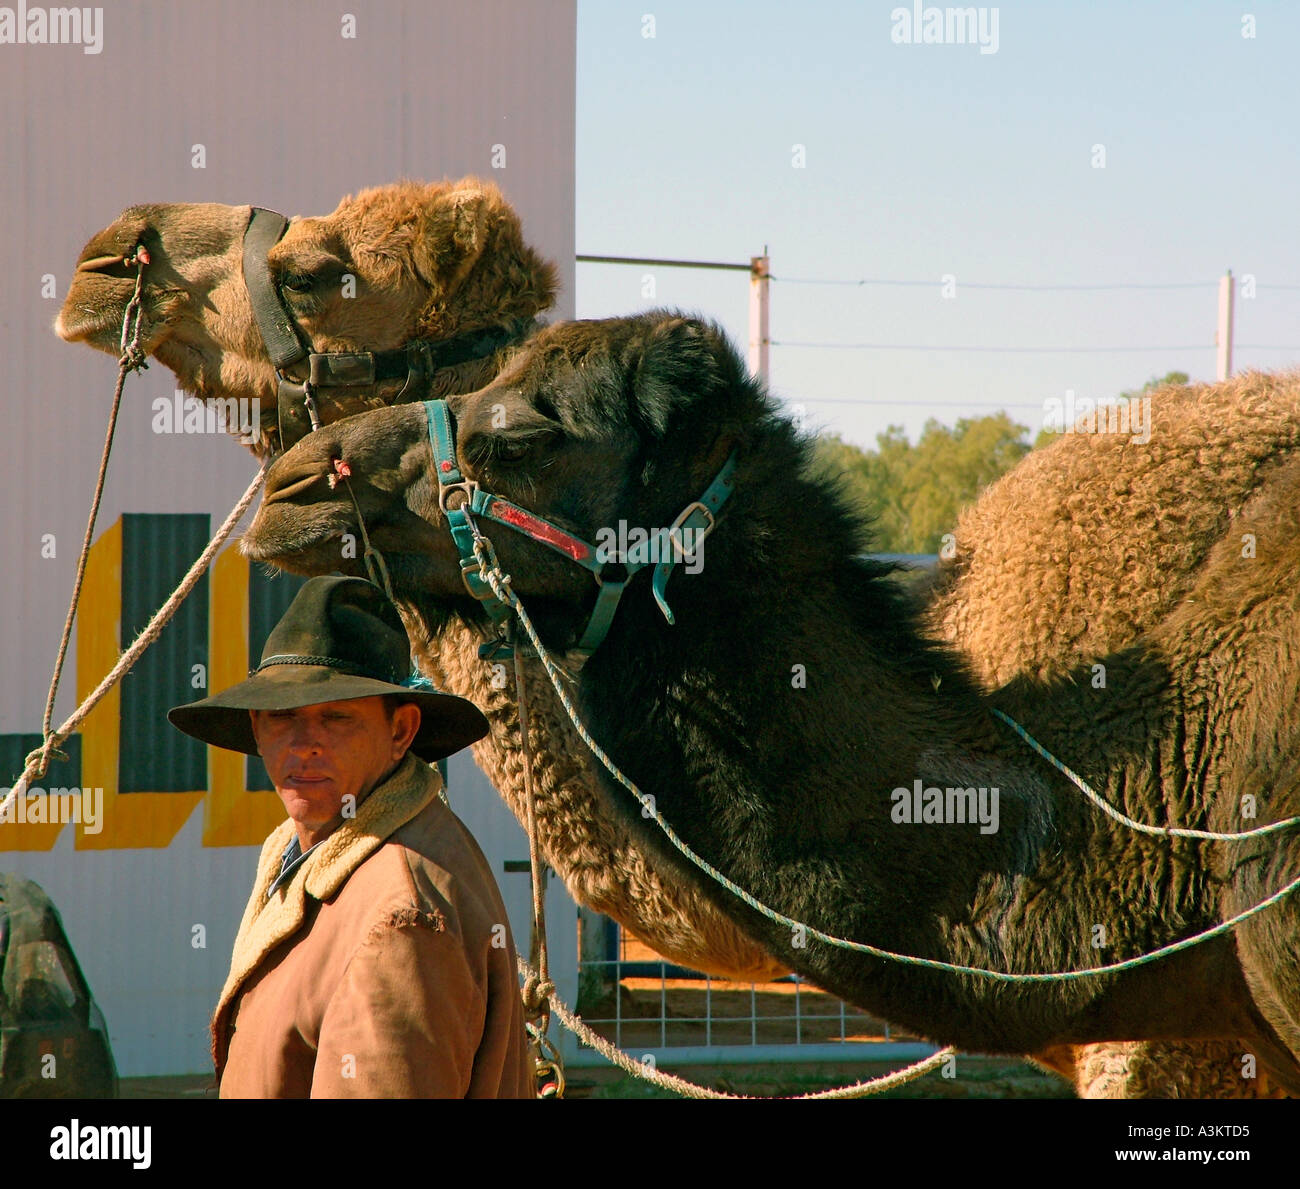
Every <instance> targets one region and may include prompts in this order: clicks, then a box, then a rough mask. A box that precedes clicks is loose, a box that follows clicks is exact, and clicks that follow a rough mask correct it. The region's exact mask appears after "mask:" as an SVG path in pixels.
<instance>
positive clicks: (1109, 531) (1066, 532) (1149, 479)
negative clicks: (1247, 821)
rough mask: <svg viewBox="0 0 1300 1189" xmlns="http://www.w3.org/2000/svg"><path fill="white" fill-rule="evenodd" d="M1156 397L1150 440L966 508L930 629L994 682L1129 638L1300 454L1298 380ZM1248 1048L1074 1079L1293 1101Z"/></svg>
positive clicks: (1157, 1091)
mask: <svg viewBox="0 0 1300 1189" xmlns="http://www.w3.org/2000/svg"><path fill="white" fill-rule="evenodd" d="M1148 399H1149V402H1150V408H1151V411H1152V412H1151V417H1152V418H1154V425H1153V428H1152V433H1151V438H1150V441H1148V442H1135V441H1132V440H1131V437H1132V435H1129V434H1111V433H1102V434H1087V433H1077V434H1076V433H1071V434H1063V435H1062V436H1061V437H1060V439H1058V440H1057V441H1056V442H1054V443H1052V444H1051V445H1050V446H1048V447H1045V448H1043V449H1041V450H1038V451H1035V452H1034V453H1033V454H1031V455H1030V456H1029V457H1027V458H1026V459H1024V461H1023V462H1021V463H1020V465H1019V466H1017V467H1016V468H1015V470H1013V471H1012V472H1010V473H1009V474H1007V475H1005V476H1004V477H1003V478H1002V479H1000V480H999V481H998V482H996V483H994V484H993V485H992V486H990V488H989V489H988V490H987V491H985V492H984V494H983V495H982V496H981V497H980V499H979V501H978V502H977V503H976V504H975V505H973V506H972V507H970V508H969V509H967V510H966V511H965V512H964V513H963V515H962V517H961V519H960V521H959V523H958V527H957V530H956V534H955V536H956V554H955V555H954V556H953V558H952V559H951V560H946V561H943V562H941V564H940V569H939V573H938V575H937V579H936V582H935V598H934V601H933V603H932V605H931V608H930V612H929V615H930V625H929V626H930V630H931V631H932V632H934V633H935V634H937V635H938V636H939V637H940V638H942V639H946V640H949V641H951V642H952V643H953V644H954V645H955V646H958V647H960V648H961V649H962V651H963V654H964V655H965V656H966V658H967V660H968V662H969V663H970V665H971V668H972V670H973V671H974V673H975V675H976V677H977V678H978V679H979V681H980V683H981V684H982V686H983V687H984V688H985V689H986V690H988V691H992V690H994V689H996V688H997V687H999V686H1001V685H1005V684H1006V683H1007V682H1008V681H1010V680H1012V679H1013V678H1016V677H1027V678H1030V679H1033V680H1037V681H1049V680H1058V679H1061V678H1064V677H1065V676H1066V675H1067V674H1069V673H1070V672H1071V671H1072V670H1074V669H1076V668H1078V667H1079V666H1080V665H1091V664H1093V663H1094V662H1100V661H1101V660H1102V659H1103V658H1105V657H1106V656H1107V655H1108V654H1110V653H1113V652H1118V651H1120V650H1121V649H1125V648H1129V647H1132V646H1133V645H1134V644H1135V643H1136V641H1137V640H1138V639H1139V637H1140V636H1141V635H1142V633H1144V632H1146V631H1148V630H1149V629H1151V628H1152V627H1154V626H1155V625H1156V624H1157V623H1158V622H1159V621H1160V620H1161V619H1163V618H1164V617H1165V616H1167V615H1168V614H1169V613H1170V612H1171V611H1172V610H1173V609H1174V608H1175V607H1176V606H1177V605H1178V603H1179V602H1181V601H1182V600H1183V599H1184V598H1185V597H1186V595H1187V593H1188V591H1189V589H1190V588H1191V586H1192V585H1193V583H1194V582H1195V581H1196V579H1197V576H1198V573H1199V571H1200V569H1201V567H1202V566H1203V565H1204V563H1205V560H1206V557H1207V556H1208V554H1209V552H1210V550H1211V549H1212V548H1213V547H1214V546H1215V544H1216V543H1217V542H1218V541H1219V540H1220V539H1222V538H1223V537H1224V535H1225V534H1226V533H1228V532H1229V530H1230V529H1231V528H1232V525H1233V521H1234V520H1236V519H1237V518H1239V517H1240V516H1241V515H1242V514H1243V512H1246V513H1247V514H1249V503H1250V501H1251V499H1252V498H1255V497H1257V496H1258V494H1259V493H1260V492H1261V491H1262V490H1263V489H1264V488H1265V487H1266V486H1267V484H1268V483H1269V482H1270V481H1271V480H1272V479H1273V478H1274V476H1276V475H1277V473H1278V470H1279V468H1281V467H1283V466H1285V465H1286V464H1287V462H1288V461H1291V460H1293V459H1294V455H1295V451H1296V450H1297V449H1300V375H1294V374H1293V375H1290V376H1269V375H1264V374H1261V373H1258V372H1250V373H1246V374H1244V375H1241V376H1238V377H1235V378H1234V379H1232V380H1229V381H1227V382H1225V383H1221V384H1216V385H1197V386H1194V387H1190V388H1188V387H1179V386H1170V387H1167V388H1164V389H1161V390H1158V391H1156V392H1154V393H1151V394H1150V395H1149V398H1148ZM1147 424H1148V425H1152V422H1151V420H1150V419H1148V422H1147ZM1242 544H1243V547H1244V545H1245V543H1244V542H1243V543H1242ZM1258 547H1265V546H1263V545H1260V546H1258ZM1089 677H1091V673H1089ZM1204 845H1210V844H1204ZM1242 1054H1243V1047H1242V1045H1241V1044H1230V1043H1226V1042H1225V1043H1216V1044H1208V1043H1196V1042H1187V1043H1184V1044H1169V1043H1165V1044H1142V1043H1129V1044H1125V1045H1116V1046H1114V1048H1113V1049H1112V1050H1111V1051H1109V1052H1104V1053H1103V1052H1087V1053H1077V1054H1075V1055H1074V1057H1075V1058H1076V1059H1077V1061H1078V1072H1077V1077H1076V1082H1077V1084H1078V1085H1079V1087H1080V1089H1081V1092H1086V1094H1087V1096H1088V1097H1202V1098H1230V1097H1259V1096H1273V1095H1277V1094H1281V1093H1282V1091H1281V1090H1280V1089H1279V1088H1278V1087H1276V1086H1273V1085H1271V1084H1270V1083H1269V1080H1268V1078H1267V1077H1266V1076H1262V1075H1261V1076H1260V1077H1257V1078H1253V1079H1252V1078H1245V1077H1243V1076H1242V1063H1241V1057H1242Z"/></svg>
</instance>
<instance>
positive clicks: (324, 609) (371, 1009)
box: [167, 577, 534, 1098]
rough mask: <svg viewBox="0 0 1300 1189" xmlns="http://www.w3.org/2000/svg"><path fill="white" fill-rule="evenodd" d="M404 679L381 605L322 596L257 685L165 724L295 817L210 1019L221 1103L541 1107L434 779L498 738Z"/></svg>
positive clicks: (477, 890)
mask: <svg viewBox="0 0 1300 1189" xmlns="http://www.w3.org/2000/svg"><path fill="white" fill-rule="evenodd" d="M409 672H410V645H409V641H408V639H407V636H406V632H405V629H404V628H403V626H402V621H401V619H400V617H399V616H398V614H397V611H396V609H395V608H394V607H393V605H392V603H390V602H389V601H388V599H387V598H386V597H385V596H384V594H383V593H382V592H381V591H380V590H379V589H378V588H377V587H375V586H374V585H372V584H371V583H369V582H366V581H364V580H363V579H360V578H340V577H329V578H313V579H311V580H310V581H308V582H307V583H305V584H304V586H303V588H302V590H300V591H299V592H298V595H297V597H296V598H295V599H294V600H293V603H292V604H291V605H290V607H289V609H288V611H286V612H285V614H284V617H283V618H282V619H281V620H280V622H279V623H278V624H277V625H276V627H275V628H274V630H273V631H272V632H271V635H270V637H269V638H268V640H267V642H266V647H265V649H264V650H263V652H262V659H261V663H260V664H259V665H258V667H257V669H256V670H255V671H254V672H253V673H252V674H251V675H250V676H249V678H248V680H247V681H244V682H241V683H240V684H238V685H236V686H233V687H232V688H230V689H228V690H226V691H225V692H224V693H221V694H217V695H214V696H212V697H209V698H205V699H203V700H202V701H199V702H194V703H191V704H190V705H188V706H178V707H175V708H174V709H172V710H171V711H169V712H168V715H167V717H168V718H169V719H170V720H171V722H172V723H173V724H174V725H175V726H176V727H178V728H179V729H180V730H182V731H184V732H185V733H186V734H188V735H192V736H194V737H195V738H197V739H202V740H203V741H204V742H206V743H211V744H215V745H216V746H218V747H227V748H231V749H233V750H235V751H242V752H245V753H246V754H248V755H259V754H260V755H261V756H262V759H263V760H264V761H265V763H266V767H267V771H268V772H269V773H270V775H271V781H272V783H273V784H274V785H275V787H276V790H277V791H278V793H279V794H280V798H281V800H282V801H283V802H284V806H285V810H286V812H287V813H288V815H289V820H288V821H286V822H285V823H284V825H283V826H281V827H280V828H279V829H277V830H275V831H274V832H273V833H272V834H271V836H270V837H269V838H267V840H266V842H265V844H264V845H263V847H262V854H261V858H260V860H259V862H258V866H257V877H256V879H255V880H254V882H253V894H252V897H251V898H250V900H249V902H248V907H247V908H246V909H245V910H244V917H243V920H242V921H241V922H240V926H239V933H238V936H237V937H236V939H235V949H234V954H233V956H232V959H231V965H230V974H229V976H228V977H227V979H226V985H225V988H224V989H223V990H222V992H221V998H220V1000H219V1002H218V1004H217V1009H216V1012H215V1014H214V1016H213V1021H212V1055H213V1060H214V1063H215V1065H216V1070H217V1079H218V1084H219V1087H220V1094H221V1097H223V1098H307V1097H312V1098H343V1097H346V1098H361V1097H365V1098H395V1097H457V1098H460V1097H470V1098H522V1097H528V1098H531V1097H533V1094H534V1088H533V1083H532V1077H531V1070H530V1064H529V1058H528V1053H527V1037H526V1035H525V1032H524V1019H523V1008H522V1004H521V1001H520V996H519V989H518V980H517V976H516V971H515V949H514V943H513V940H512V938H511V936H510V926H509V923H508V921H507V919H506V910H505V907H504V905H503V904H502V901H501V894H500V891H499V890H498V888H497V886H496V883H495V882H494V881H493V878H492V873H491V871H490V869H489V867H488V864H487V861H486V860H485V859H484V857H483V854H482V852H481V851H480V850H479V848H478V846H477V844H476V843H475V842H474V839H473V837H472V836H471V835H470V834H469V832H468V831H467V830H466V829H465V827H464V826H463V825H462V824H461V822H460V820H459V819H458V818H457V817H456V816H455V814H453V813H452V811H451V809H450V808H449V807H448V806H447V804H446V802H445V801H444V800H443V799H442V798H441V797H440V796H439V795H438V794H439V793H440V792H441V790H442V778H441V776H440V775H439V773H438V771H437V769H436V768H432V767H430V766H429V764H428V763H426V762H425V761H432V760H437V759H440V758H441V757H443V756H446V755H450V754H451V753H452V752H455V751H459V750H460V749H461V748H462V747H465V746H466V745H467V744H470V743H472V742H474V740H476V739H481V738H482V737H483V736H484V735H485V734H486V733H487V730H488V725H487V720H486V719H485V718H484V717H483V715H482V713H481V712H480V711H479V710H478V708H477V707H476V706H475V705H474V704H473V703H472V702H468V701H466V700H465V699H463V698H457V697H453V696H451V695H449V694H443V693H439V692H437V691H436V690H434V689H433V686H432V685H431V683H429V682H426V681H424V680H423V679H412V678H410V677H408V674H409Z"/></svg>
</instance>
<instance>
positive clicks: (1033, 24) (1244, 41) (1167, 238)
mask: <svg viewBox="0 0 1300 1189" xmlns="http://www.w3.org/2000/svg"><path fill="white" fill-rule="evenodd" d="M899 7H900V6H899V5H898V4H897V3H875V2H865V3H864V2H858V3H847V2H828V0H822V2H814V3H807V4H799V5H795V4H792V3H789V2H788V0H781V2H774V0H757V2H753V3H740V2H723V0H695V2H667V0H637V2H636V3H628V2H626V0H579V3H578V79H577V204H576V218H577V229H576V230H577V251H578V253H579V254H580V255H581V254H588V255H623V256H629V255H630V256H653V257H671V258H675V259H683V258H684V259H691V260H696V259H699V260H721V261H732V262H741V263H744V262H748V260H749V259H750V257H751V256H755V255H758V254H760V253H762V252H763V250H764V248H765V247H766V248H767V250H768V253H769V255H770V257H771V271H772V274H773V276H774V278H776V279H775V280H774V281H773V282H772V288H771V337H772V340H773V347H772V350H771V375H770V383H771V386H772V389H773V391H774V392H775V393H776V394H777V395H778V396H779V397H780V398H781V399H782V400H784V401H786V402H787V403H788V404H789V405H790V406H791V408H792V411H793V412H794V413H795V415H801V414H802V415H803V416H805V418H806V422H807V424H809V425H810V426H811V427H813V428H820V429H825V430H827V431H829V432H834V433H838V434H840V435H841V436H842V437H844V438H845V439H846V440H848V441H852V442H856V443H857V444H859V445H861V446H865V447H870V446H872V445H874V443H875V437H876V435H877V434H878V433H881V432H883V431H884V430H885V429H886V428H887V427H888V426H890V425H891V424H892V425H901V426H903V428H904V429H905V430H906V431H907V433H908V434H909V435H910V436H911V438H912V439H913V440H915V438H916V436H917V435H918V434H919V433H920V432H921V430H922V428H923V426H924V425H925V422H926V420H927V419H928V418H931V417H933V418H936V419H938V420H939V421H941V422H943V423H945V424H948V425H951V424H954V423H955V422H956V420H957V419H958V418H960V417H977V416H981V415H983V414H986V413H992V412H995V411H997V410H999V409H1005V410H1007V412H1008V413H1010V414H1011V416H1012V417H1013V418H1014V419H1015V420H1016V421H1018V422H1019V423H1020V424H1021V425H1024V426H1026V428H1027V429H1028V430H1029V437H1031V438H1032V436H1033V435H1034V433H1036V432H1037V430H1038V428H1039V427H1040V426H1041V425H1042V422H1043V416H1044V412H1043V408H1044V401H1045V400H1047V399H1049V398H1057V399H1060V398H1062V397H1064V395H1065V394H1066V392H1067V391H1069V390H1072V391H1073V392H1074V393H1075V394H1076V397H1085V396H1087V397H1091V398H1093V399H1098V400H1101V399H1108V398H1111V397H1114V396H1115V395H1117V394H1118V393H1119V392H1121V391H1124V390H1127V389H1131V388H1134V387H1137V386H1140V385H1141V384H1142V383H1143V382H1145V381H1146V380H1148V379H1150V378H1151V377H1153V376H1159V375H1164V374H1165V373H1166V372H1168V371H1170V370H1179V371H1185V372H1187V373H1189V374H1190V375H1191V377H1192V379H1194V380H1213V379H1214V378H1215V366H1216V357H1215V347H1214V336H1215V325H1216V319H1217V308H1218V284H1219V278H1220V277H1221V276H1222V275H1223V274H1224V273H1225V271H1226V270H1228V269H1231V270H1232V271H1233V273H1234V275H1235V276H1236V277H1237V278H1238V280H1239V285H1238V290H1237V301H1236V334H1235V336H1234V337H1235V343H1236V344H1237V345H1236V350H1235V358H1234V366H1235V369H1236V370H1237V371H1241V370H1244V369H1246V368H1259V369H1262V370H1277V369H1281V368H1284V367H1288V366H1292V365H1294V364H1296V363H1300V326H1298V325H1297V324H1296V323H1297V318H1298V317H1300V236H1297V234H1296V225H1297V214H1298V205H1300V204H1298V203H1297V199H1300V70H1298V69H1297V66H1296V62H1297V52H1298V51H1300V4H1296V3H1294V2H1290V3H1254V2H1248V3H1246V4H1245V5H1239V4H1230V3H1222V2H1215V0H1182V2H1178V3H1173V2H1167V3H1142V2H1134V0H1126V2H1124V3H1106V2H1088V3H1079V2H1075V3H1056V2H1050V0H1034V2H1032V3H1027V2H1021V3H1011V4H1006V3H1004V4H999V5H997V6H985V7H984V9H983V11H984V15H985V20H986V24H985V29H986V31H987V32H989V33H991V30H992V24H991V21H992V19H993V12H994V11H996V14H997V26H996V27H997V41H996V49H995V52H981V46H980V45H978V44H924V43H922V44H907V43H898V42H896V41H895V33H896V32H897V35H898V36H902V35H903V32H904V29H903V22H902V20H901V19H900V18H899V17H897V16H896V15H895V12H896V10H898V9H899ZM925 7H927V8H934V7H939V6H935V5H926V6H925ZM912 9H913V6H912V5H908V6H906V7H905V11H906V12H907V13H908V14H910V13H911V12H912ZM909 23H910V22H909ZM648 34H653V35H652V36H650V35H648ZM1244 34H1253V36H1246V35H1244ZM985 44H986V46H987V47H988V48H989V49H990V50H992V49H993V47H994V43H993V41H992V38H991V36H990V37H986V39H985ZM796 146H802V154H800V151H799V149H797V148H796ZM800 156H801V157H802V161H803V165H802V167H798V164H797V162H798V160H799V158H800ZM1099 166H1100V167H1099ZM647 274H651V277H652V281H653V291H652V292H651V291H650V290H649V289H648V286H647ZM945 276H949V277H952V278H954V279H955V288H954V289H953V293H952V295H951V296H945V295H944V291H943V285H942V279H943V278H944V277H945ZM1250 278H1253V285H1254V292H1253V296H1248V295H1247V289H1246V285H1247V284H1248V283H1249V279H1250ZM864 280H865V281H869V282H881V281H886V282H893V283H890V284H879V283H867V284H861V283H858V282H861V281H864ZM825 281H834V282H839V283H835V284H825V283H812V282H825ZM846 282H847V283H846ZM897 282H911V283H910V284H897ZM982 285H991V286H1021V287H1023V288H981V287H980V286H982ZM1101 286H1108V287H1107V288H1099V287H1101ZM1116 286H1122V287H1116ZM1070 287H1079V288H1070ZM576 304H577V314H578V316H579V317H582V318H588V317H605V316H610V315H615V314H626V313H630V312H633V311H635V310H637V309H643V308H648V307H652V306H673V307H678V308H681V309H684V310H688V311H691V312H696V313H701V314H705V315H707V316H709V317H712V318H715V319H717V320H718V321H719V322H720V323H721V324H722V325H723V326H724V327H725V328H726V330H727V331H728V333H729V334H730V335H731V336H732V338H733V340H734V341H735V342H736V343H737V345H738V346H739V347H740V348H741V349H742V350H743V349H744V347H745V345H746V342H747V340H748V321H747V319H748V306H749V280H748V277H747V276H746V274H744V273H739V272H708V271H700V270H694V269H691V270H683V269H666V268H653V269H652V268H645V267H640V266H620V265H598V264H583V263H579V265H578V266H577V279H576ZM804 344H830V345H804ZM954 348H962V349H960V350H954ZM972 348H975V349H972ZM1067 349H1068V350H1067Z"/></svg>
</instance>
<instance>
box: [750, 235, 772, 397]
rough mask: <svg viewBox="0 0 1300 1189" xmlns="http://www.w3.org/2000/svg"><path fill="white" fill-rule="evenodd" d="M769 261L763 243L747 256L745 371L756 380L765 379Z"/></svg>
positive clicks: (766, 371) (768, 319)
mask: <svg viewBox="0 0 1300 1189" xmlns="http://www.w3.org/2000/svg"><path fill="white" fill-rule="evenodd" d="M771 265H772V261H771V258H770V257H769V256H768V254H767V245H766V244H764V245H763V254H762V255H761V256H751V257H750V258H749V373H750V375H752V376H753V377H754V378H755V379H756V380H758V381H759V382H760V383H763V384H766V383H767V380H768V360H767V355H768V347H770V346H771V343H772V335H771V332H770V329H769V324H770V314H771V289H772V271H771Z"/></svg>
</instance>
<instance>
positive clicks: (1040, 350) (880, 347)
mask: <svg viewBox="0 0 1300 1189" xmlns="http://www.w3.org/2000/svg"><path fill="white" fill-rule="evenodd" d="M772 346H774V347H815V348H818V349H820V350H827V351H980V352H1010V353H1013V354H1022V355H1024V354H1038V355H1069V354H1094V353H1098V352H1107V351H1213V350H1214V346H1213V344H1211V345H1210V346H1206V345H1205V344H1203V343H1194V344H1192V345H1191V346H1187V345H1184V346H1172V347H1170V346H1154V347H983V346H981V347H945V346H939V345H937V344H931V343H817V342H806V341H795V340H793V339H773V340H772Z"/></svg>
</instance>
